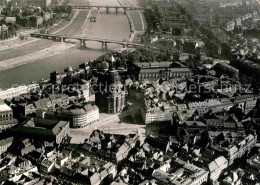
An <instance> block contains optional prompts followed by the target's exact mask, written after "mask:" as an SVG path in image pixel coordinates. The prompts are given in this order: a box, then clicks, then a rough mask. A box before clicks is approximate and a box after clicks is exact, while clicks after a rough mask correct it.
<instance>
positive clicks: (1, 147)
mask: <svg viewBox="0 0 260 185" xmlns="http://www.w3.org/2000/svg"><path fill="white" fill-rule="evenodd" d="M12 143H13V137H8V138H4V139H1V140H0V155H1V154H2V153H4V152H6V151H7V149H8V148H9V147H10V146H11V144H12Z"/></svg>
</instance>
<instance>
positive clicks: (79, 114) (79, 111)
mask: <svg viewBox="0 0 260 185" xmlns="http://www.w3.org/2000/svg"><path fill="white" fill-rule="evenodd" d="M36 115H37V116H38V117H41V118H43V119H57V118H58V119H61V120H67V121H69V122H70V125H71V127H74V128H80V127H85V126H87V125H90V124H92V123H94V122H95V121H97V120H99V109H98V107H97V106H96V105H91V104H87V105H84V106H77V105H71V106H69V107H68V108H63V107H57V108H55V109H52V108H50V109H42V110H37V111H36Z"/></svg>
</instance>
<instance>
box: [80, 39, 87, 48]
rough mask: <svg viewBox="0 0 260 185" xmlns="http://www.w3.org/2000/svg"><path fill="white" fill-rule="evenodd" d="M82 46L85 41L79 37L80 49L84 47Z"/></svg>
mask: <svg viewBox="0 0 260 185" xmlns="http://www.w3.org/2000/svg"><path fill="white" fill-rule="evenodd" d="M84 48H86V42H85V40H83V39H81V40H80V49H84Z"/></svg>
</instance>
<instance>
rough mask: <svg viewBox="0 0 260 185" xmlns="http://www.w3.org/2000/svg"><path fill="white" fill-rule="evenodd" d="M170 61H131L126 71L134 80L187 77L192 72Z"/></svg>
mask: <svg viewBox="0 0 260 185" xmlns="http://www.w3.org/2000/svg"><path fill="white" fill-rule="evenodd" d="M173 65H174V63H172V62H152V63H133V64H131V65H130V66H129V68H128V71H129V73H130V74H131V75H133V76H134V77H135V78H136V80H138V81H142V80H146V79H147V80H151V81H155V80H158V79H160V78H161V79H164V80H168V79H170V78H178V77H189V76H191V74H192V72H191V71H190V70H189V69H188V68H186V67H183V66H181V67H174V66H173Z"/></svg>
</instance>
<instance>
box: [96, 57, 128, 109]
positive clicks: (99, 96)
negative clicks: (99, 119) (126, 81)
mask: <svg viewBox="0 0 260 185" xmlns="http://www.w3.org/2000/svg"><path fill="white" fill-rule="evenodd" d="M114 62H115V61H114V58H113V57H112V58H111V61H110V63H109V65H108V64H107V62H103V64H104V65H103V68H102V69H101V71H100V72H99V74H98V84H97V86H98V87H97V89H96V93H95V103H96V105H97V106H98V108H99V110H100V111H101V112H107V113H110V114H115V113H119V112H121V111H122V110H123V109H124V108H125V106H126V93H127V92H126V88H125V87H124V85H123V84H122V83H121V82H120V75H119V71H118V70H116V69H115V66H114V65H115V64H114Z"/></svg>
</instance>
